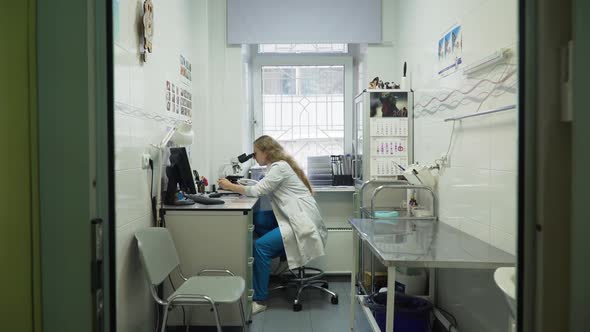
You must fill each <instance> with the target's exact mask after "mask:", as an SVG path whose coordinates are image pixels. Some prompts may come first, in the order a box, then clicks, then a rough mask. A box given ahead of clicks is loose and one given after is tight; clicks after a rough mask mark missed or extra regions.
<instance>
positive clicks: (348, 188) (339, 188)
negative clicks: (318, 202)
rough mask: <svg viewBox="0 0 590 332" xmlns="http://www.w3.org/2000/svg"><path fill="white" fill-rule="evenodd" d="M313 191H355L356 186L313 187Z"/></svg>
mask: <svg viewBox="0 0 590 332" xmlns="http://www.w3.org/2000/svg"><path fill="white" fill-rule="evenodd" d="M313 191H314V192H316V193H348V192H351V193H352V192H354V191H355V188H354V186H321V187H313Z"/></svg>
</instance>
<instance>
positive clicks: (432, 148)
mask: <svg viewBox="0 0 590 332" xmlns="http://www.w3.org/2000/svg"><path fill="white" fill-rule="evenodd" d="M516 6H517V4H516V1H514V0H477V1H472V0H471V1H468V0H462V1H460V0H455V1H435V0H420V1H399V2H398V5H397V14H396V20H397V22H398V23H399V27H400V28H399V29H398V32H399V35H398V36H397V37H396V38H395V39H396V41H395V44H396V45H397V51H398V52H397V54H396V56H395V59H399V61H400V63H403V61H407V62H408V71H409V72H410V75H411V79H412V88H413V89H414V91H415V97H414V100H415V116H416V119H415V137H416V140H415V146H414V149H415V160H416V161H418V162H421V163H430V162H432V161H434V160H435V159H438V158H440V157H441V155H443V154H445V153H446V151H447V149H448V147H449V142H450V139H451V132H453V136H452V137H453V141H452V142H453V143H452V146H451V150H450V153H449V156H450V167H448V168H446V169H444V170H442V171H441V173H440V180H439V186H438V194H439V197H440V203H441V205H440V212H441V220H442V221H443V222H447V223H449V224H451V225H453V226H455V227H458V228H460V229H461V230H462V231H464V232H467V233H469V234H471V235H474V236H476V237H477V238H479V239H481V240H484V241H486V242H488V243H491V244H492V245H494V246H496V247H498V248H500V249H502V250H504V251H507V252H509V253H511V254H515V248H516V179H517V177H516V163H517V159H516V157H517V146H518V137H517V111H516V110H512V111H507V112H503V113H497V114H493V115H487V116H481V117H476V118H472V119H466V120H463V121H460V122H455V124H454V125H455V128H454V131H453V122H444V119H446V118H450V117H455V116H458V115H466V114H471V113H474V112H477V111H485V110H489V109H493V108H497V107H501V106H505V105H511V104H516V102H517V91H516V85H515V84H516V79H517V74H516V70H517V67H516V51H517V50H516V43H517V16H516V8H517V7H516ZM457 23H458V24H460V25H461V26H462V30H463V61H464V66H465V65H469V64H470V63H473V62H475V61H478V60H480V59H482V58H484V57H486V56H488V55H490V54H491V53H492V52H494V51H496V50H499V49H501V48H510V49H511V52H512V55H511V56H510V58H509V59H508V61H507V62H506V63H505V64H502V65H496V66H493V67H491V68H488V69H484V70H482V71H480V72H479V73H477V74H476V75H474V76H471V77H467V76H465V75H464V74H463V72H462V70H458V71H456V72H454V73H452V74H450V75H448V76H445V77H439V76H438V75H437V74H436V71H437V69H438V67H439V64H438V57H437V53H436V52H437V47H436V46H437V41H438V39H439V38H440V37H441V36H442V34H443V33H444V32H446V31H447V30H448V29H449V28H450V27H451V26H453V25H454V24H457ZM400 68H401V66H400ZM396 70H397V69H396ZM400 74H401V72H400V71H399V70H398V72H397V77H399V76H401V75H400ZM503 78H507V79H506V80H505V81H504V82H502V83H492V82H498V81H501V80H502V79H503ZM488 94H491V95H490V96H489V97H487V98H486V96H488Z"/></svg>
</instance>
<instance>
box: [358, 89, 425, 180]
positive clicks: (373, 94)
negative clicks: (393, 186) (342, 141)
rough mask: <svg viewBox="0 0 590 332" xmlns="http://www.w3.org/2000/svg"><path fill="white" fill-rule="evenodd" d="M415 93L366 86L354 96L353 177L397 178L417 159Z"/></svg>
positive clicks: (371, 178) (362, 178) (366, 178)
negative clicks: (415, 148) (415, 144)
mask: <svg viewBox="0 0 590 332" xmlns="http://www.w3.org/2000/svg"><path fill="white" fill-rule="evenodd" d="M413 106H414V100H413V93H412V92H411V91H404V90H365V91H363V92H362V93H361V94H359V95H358V96H357V97H355V99H354V108H353V109H354V113H353V129H352V133H353V139H352V150H353V155H354V158H353V160H354V166H353V178H354V179H355V180H357V182H358V181H360V182H363V181H367V180H380V181H387V180H396V179H397V178H398V176H399V175H401V174H402V168H406V167H407V166H408V165H409V164H411V163H413V159H414V149H413V147H414V140H413V133H414V129H413V126H414V121H413V110H414V107H413Z"/></svg>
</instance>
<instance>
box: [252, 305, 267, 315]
mask: <svg viewBox="0 0 590 332" xmlns="http://www.w3.org/2000/svg"><path fill="white" fill-rule="evenodd" d="M265 310H266V306H265V305H264V304H259V303H258V302H252V316H254V315H256V314H258V313H261V312H263V311H265Z"/></svg>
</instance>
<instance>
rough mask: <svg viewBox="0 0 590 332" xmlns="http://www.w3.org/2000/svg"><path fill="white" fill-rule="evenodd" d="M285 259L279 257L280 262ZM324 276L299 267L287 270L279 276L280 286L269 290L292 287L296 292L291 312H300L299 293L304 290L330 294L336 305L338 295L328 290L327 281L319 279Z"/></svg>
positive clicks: (314, 270)
mask: <svg viewBox="0 0 590 332" xmlns="http://www.w3.org/2000/svg"><path fill="white" fill-rule="evenodd" d="M286 260H287V257H285V256H281V261H286ZM323 276H324V271H322V270H320V269H316V268H313V267H307V266H301V267H299V268H297V269H294V270H287V271H285V272H283V273H282V274H281V275H280V278H281V281H282V282H281V283H282V284H281V285H280V286H278V287H274V288H272V289H271V290H278V289H287V288H290V287H293V288H295V289H296V290H297V294H296V295H295V299H294V300H293V311H301V309H303V306H302V305H301V300H300V297H301V293H302V292H303V290H304V289H306V288H315V289H317V290H320V291H322V292H324V293H327V294H330V295H331V296H332V297H331V300H330V301H331V302H332V304H338V294H336V293H334V292H332V291H331V290H329V289H328V281H327V280H324V279H321V278H322V277H323Z"/></svg>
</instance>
